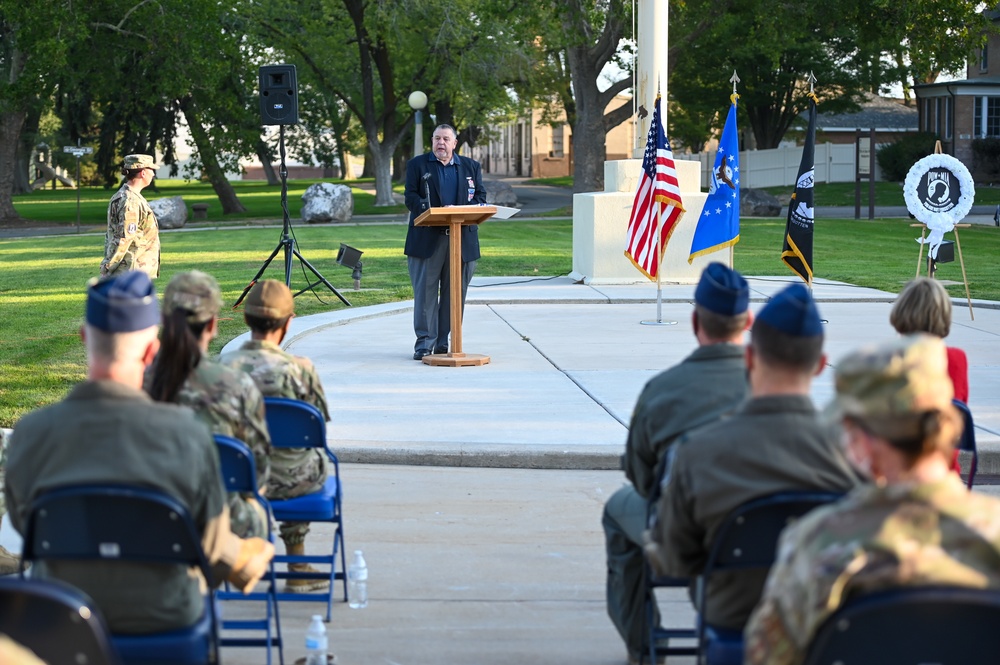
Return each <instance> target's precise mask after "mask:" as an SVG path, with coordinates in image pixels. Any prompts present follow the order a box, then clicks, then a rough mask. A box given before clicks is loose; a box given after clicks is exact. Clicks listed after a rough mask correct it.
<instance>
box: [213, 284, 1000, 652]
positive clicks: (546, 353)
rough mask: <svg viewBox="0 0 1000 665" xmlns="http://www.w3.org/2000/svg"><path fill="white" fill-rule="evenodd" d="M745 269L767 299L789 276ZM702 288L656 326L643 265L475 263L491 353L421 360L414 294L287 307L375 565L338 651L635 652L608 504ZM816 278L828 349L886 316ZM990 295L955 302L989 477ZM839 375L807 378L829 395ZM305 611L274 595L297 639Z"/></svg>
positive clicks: (993, 385) (336, 640) (474, 322)
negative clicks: (315, 378) (293, 310)
mask: <svg viewBox="0 0 1000 665" xmlns="http://www.w3.org/2000/svg"><path fill="white" fill-rule="evenodd" d="M749 281H750V285H751V288H752V290H753V291H752V299H753V307H754V309H757V308H759V307H760V306H761V304H762V303H763V302H764V301H766V300H767V298H768V297H769V296H770V295H771V294H773V293H774V292H775V291H777V290H778V289H780V288H782V287H783V286H784V285H785V284H787V283H789V282H791V281H794V278H793V277H789V278H785V277H773V278H752V279H750V280H749ZM693 288H694V287H693V286H692V285H668V286H665V287H664V289H663V298H662V320H664V321H667V320H676V321H677V324H676V325H671V326H648V325H642V324H641V321H643V320H655V319H656V305H655V298H656V290H655V287H654V286H651V285H637V286H609V287H599V286H584V285H582V284H575V283H573V282H572V281H570V280H569V279H568V278H558V279H549V280H534V281H532V280H529V279H527V278H525V279H520V280H519V279H517V278H507V279H502V278H495V279H482V278H480V279H476V280H474V282H473V288H471V289H470V291H469V304H468V305H467V308H466V317H465V319H466V321H465V328H464V342H465V344H464V346H465V349H466V351H467V352H469V353H484V354H488V355H489V356H490V357H491V359H492V362H491V363H490V364H489V365H486V366H483V367H464V368H444V367H430V366H428V365H424V364H423V363H418V362H415V361H413V360H412V359H411V354H412V345H413V338H412V327H411V316H412V309H411V308H410V303H399V304H395V305H382V306H376V307H369V308H359V309H347V310H343V311H340V312H335V313H329V314H322V315H316V316H308V317H303V318H301V319H295V320H294V322H293V330H292V334H291V338H290V340H289V342H288V348H289V349H290V350H291V351H293V352H295V353H299V354H303V355H307V356H309V357H311V358H312V359H313V361H314V362H315V363H316V365H317V367H318V369H319V372H320V375H321V378H322V381H323V384H324V386H325V387H326V391H327V395H328V397H329V402H330V405H331V412H332V416H333V422H332V423H331V424H330V426H329V434H330V440H331V443H332V445H333V447H334V448H335V449H336V450H337V453H338V455H339V456H340V459H341V461H342V462H343V464H342V476H343V480H344V487H345V491H344V492H345V494H344V497H345V498H344V512H345V533H346V539H347V548H348V551H350V550H353V549H356V548H361V549H364V551H365V557H366V559H367V560H368V565H369V569H370V575H371V582H370V586H371V598H372V601H371V605H370V606H369V608H368V609H366V610H362V611H354V610H349V609H348V608H347V607H346V606H344V605H342V604H341V605H339V606H337V607H336V608H335V609H334V613H333V621H332V622H331V624H330V644H331V648H332V650H333V651H334V652H335V653H337V655H338V661H337V662H338V663H339V664H340V665H354V664H369V663H370V664H388V663H400V664H406V665H423V664H426V665H432V664H434V665H438V664H454V665H466V664H469V663H474V664H477V665H494V664H495V665H500V664H509V663H512V662H514V663H553V664H555V663H566V662H572V663H574V664H576V665H581V664H583V665H619V664H622V663H624V661H625V659H624V648H623V646H622V643H621V641H620V639H619V638H618V635H617V633H616V632H615V631H614V629H613V627H612V626H611V623H610V621H609V620H608V619H607V616H606V613H605V608H604V570H605V560H604V541H603V533H602V531H601V526H600V517H601V511H602V509H603V504H604V502H605V501H606V500H607V497H608V496H610V494H611V493H613V492H614V491H615V490H616V489H617V488H618V487H620V486H621V484H622V483H623V482H625V478H624V474H623V473H622V472H621V471H619V470H617V469H618V456H619V455H620V454H621V452H622V450H623V447H624V441H625V432H626V426H627V423H628V420H629V416H630V413H631V410H632V406H633V403H634V401H635V398H636V396H637V394H638V392H639V390H640V389H641V388H642V386H643V384H644V383H645V382H646V380H648V379H649V378H650V377H652V376H653V375H654V374H656V373H657V372H659V371H660V370H661V369H663V368H665V367H668V366H670V365H672V364H674V363H676V362H677V361H679V360H680V359H681V358H683V357H684V356H686V355H687V354H688V353H689V352H690V351H691V350H692V349H693V348H694V346H695V340H694V338H693V336H692V334H691V330H690V323H689V319H690V313H691V305H690V302H691V298H692V296H693ZM815 295H816V297H817V299H818V300H819V303H820V311H821V313H822V315H823V316H824V318H825V319H826V321H827V329H826V330H827V351H828V353H829V355H830V358H831V362H833V363H836V361H837V359H838V358H840V357H841V356H843V355H844V354H845V353H846V352H848V351H849V350H851V349H853V348H855V347H857V346H859V345H860V344H862V343H864V342H867V341H870V340H877V339H883V338H888V337H891V336H892V335H894V331H893V330H892V329H891V327H890V326H889V323H888V318H889V309H890V306H891V302H892V301H893V299H894V296H893V295H892V294H888V293H884V292H880V291H876V290H873V289H865V288H858V287H853V286H850V285H846V284H839V283H833V282H828V281H822V280H821V281H820V282H819V283H817V284H816V287H815ZM980 305H981V307H977V308H976V310H975V316H976V319H975V321H971V320H969V314H968V310H967V309H964V308H962V307H956V309H955V315H954V322H953V325H952V333H951V336H950V337H949V342H951V343H952V344H954V345H955V346H958V347H961V348H963V349H965V350H966V352H967V353H968V356H969V362H970V385H971V395H972V398H971V404H972V410H973V412H974V414H975V416H976V419H977V422H978V425H979V429H978V430H977V435H978V438H979V444H980V447H981V449H982V451H983V457H982V461H981V463H980V474H981V476H980V477H981V478H982V479H987V475H986V474H998V473H1000V462H998V460H1000V455H997V451H998V450H1000V435H998V432H1000V390H998V388H1000V385H998V384H1000V378H998V376H997V373H996V370H995V368H996V367H997V365H998V364H1000V310H998V309H996V308H995V303H980ZM234 343H238V342H234ZM828 369H829V368H828ZM831 380H832V372H830V371H826V372H824V373H823V374H822V375H820V377H819V378H818V379H817V381H816V383H815V387H814V390H813V395H814V398H815V400H816V402H817V403H818V404H820V405H822V404H825V403H826V402H827V401H828V399H829V398H830V396H831V394H832V386H831ZM488 467H492V468H488ZM982 489H984V490H985V491H988V492H994V493H995V491H996V490H998V489H1000V487H996V486H986V487H983V488H982ZM318 532H319V533H318V534H317V536H315V537H311V538H310V540H309V541H308V547H309V549H310V550H315V549H316V548H317V544H318V543H319V542H321V538H320V537H319V534H320V533H325V531H324V530H323V529H318ZM661 608H662V610H663V614H664V623H665V625H692V622H693V621H694V615H693V612H692V610H691V607H690V603H689V602H688V600H687V598H686V596H685V594H684V592H683V591H680V590H668V591H667V592H665V593H664V594H663V597H662V599H661ZM312 611H313V610H311V609H310V608H309V605H306V604H303V603H295V604H292V605H283V606H282V612H283V614H282V616H283V618H284V625H285V626H286V628H285V630H286V635H287V640H288V644H289V647H288V649H287V650H286V654H287V655H288V656H290V657H291V658H292V659H294V658H297V657H299V656H301V655H303V650H302V648H301V644H302V642H303V635H304V631H305V629H306V626H307V624H308V616H309V614H310V613H311V612H312ZM223 655H224V656H227V655H228V656H230V658H229V659H228V662H247V663H262V662H263V659H262V656H261V654H260V653H259V652H249V651H237V652H234V651H232V650H227V652H224V654H223ZM693 662H694V661H693V659H684V658H680V659H676V660H672V661H671V663H673V665H693Z"/></svg>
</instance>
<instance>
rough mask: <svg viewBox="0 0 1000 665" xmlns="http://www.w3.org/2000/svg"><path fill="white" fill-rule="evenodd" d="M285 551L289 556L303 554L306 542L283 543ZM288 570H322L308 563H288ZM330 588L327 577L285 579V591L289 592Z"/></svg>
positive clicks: (315, 571)
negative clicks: (295, 543)
mask: <svg viewBox="0 0 1000 665" xmlns="http://www.w3.org/2000/svg"><path fill="white" fill-rule="evenodd" d="M285 551H286V552H287V553H288V554H289V556H303V555H304V554H305V553H306V544H305V543H299V544H297V545H287V544H286V545H285ZM288 570H289V571H291V572H293V573H321V572H322V571H320V570H318V569H316V568H313V567H312V566H310V565H309V564H308V563H290V564H288ZM329 588H330V580H329V579H316V580H304V579H291V580H286V581H285V591H287V592H291V593H307V592H309V591H325V590H327V589H329Z"/></svg>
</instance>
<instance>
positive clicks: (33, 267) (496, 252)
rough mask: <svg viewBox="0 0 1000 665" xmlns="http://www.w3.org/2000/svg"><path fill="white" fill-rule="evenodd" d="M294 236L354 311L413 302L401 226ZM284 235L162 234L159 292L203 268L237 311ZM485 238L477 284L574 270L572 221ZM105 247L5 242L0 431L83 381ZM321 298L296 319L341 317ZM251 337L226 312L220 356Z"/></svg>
mask: <svg viewBox="0 0 1000 665" xmlns="http://www.w3.org/2000/svg"><path fill="white" fill-rule="evenodd" d="M293 231H294V233H295V236H296V238H297V241H298V243H297V244H298V249H299V251H300V252H301V253H302V255H303V256H304V257H305V258H306V259H307V260H308V261H309V262H310V263H311V264H312V265H313V266H315V267H316V269H317V270H319V271H320V272H321V273H322V274H323V275H324V276H325V277H326V278H327V279H328V280H329V281H330V282H331V283H332V284H333V285H334V286H335V287H336V288H337V289H338V290H340V291H341V292H342V293H343V294H344V295H345V297H347V299H348V300H349V301H350V302H351V303H352V305H354V306H356V307H360V306H365V305H373V304H378V303H385V302H394V301H399V300H407V299H409V298H412V297H413V294H412V290H411V288H410V280H409V277H408V275H407V271H406V260H405V257H404V256H403V239H404V237H405V235H406V229H405V227H404V226H402V225H399V224H393V225H375V224H372V225H364V226H356V225H337V226H334V225H315V226H295V227H293ZM280 235H281V230H280V228H260V229H232V230H229V229H221V230H217V231H216V230H204V231H190V232H182V233H163V234H162V235H161V236H160V238H161V244H162V251H163V272H162V274H161V275H160V278H159V279H158V280H157V286H158V289H159V290H160V291H162V290H163V288H164V287H165V286H166V284H167V282H169V280H170V278H171V277H172V276H173V275H174V274H175V273H177V272H181V271H184V270H191V269H195V268H197V269H200V270H205V271H207V272H210V273H211V274H212V275H214V276H215V277H216V279H218V280H219V284H220V286H221V287H222V293H223V299H224V301H225V303H226V304H227V305H231V304H232V303H233V302H235V301H236V298H237V297H239V295H240V293H241V292H242V290H243V289H244V288H245V286H246V285H247V283H248V282H249V281H250V280H251V279H252V278H253V276H254V275H255V274H256V273H257V271H258V270H259V269H260V266H261V264H262V263H263V262H264V259H266V258H267V256H268V254H270V252H271V251H272V250H273V249H274V247H275V246H276V244H277V243H278V241H279V239H280ZM480 236H481V238H482V243H483V247H484V248H488V249H486V253H487V256H488V258H487V259H486V260H483V261H481V262H480V263H479V268H478V269H477V274H479V275H491V276H502V275H559V274H565V273H568V272H569V271H570V269H571V264H572V259H571V255H570V247H571V245H572V225H571V224H570V222H569V221H567V220H556V221H542V222H539V221H533V222H531V223H523V222H497V223H492V224H487V225H485V226H484V227H483V228H482V230H481V232H480ZM340 243H346V244H348V245H350V246H352V247H355V248H357V249H359V250H361V251H363V252H364V255H363V256H362V257H361V261H362V263H363V266H364V273H363V277H362V280H361V286H362V290H361V291H358V292H355V291H353V282H352V280H351V270H349V269H348V268H345V267H343V266H340V265H337V264H336V262H335V261H336V256H337V250H338V249H339V247H340ZM103 247H104V236H103V235H98V234H87V235H79V236H77V235H69V236H65V237H55V238H51V237H50V238H32V239H26V240H0V313H2V314H0V426H4V427H10V426H11V425H12V424H13V423H14V421H16V420H17V418H18V417H19V416H20V415H21V414H22V413H24V412H26V411H28V410H30V409H33V408H35V407H38V406H41V405H43V404H48V403H50V402H53V401H55V400H58V399H60V398H61V397H62V396H63V395H64V394H65V392H66V390H67V389H68V388H69V387H70V386H71V385H72V384H73V383H75V382H77V381H79V380H81V379H82V378H83V376H84V354H83V347H82V346H81V345H80V341H79V337H78V330H79V327H80V324H81V322H82V317H83V309H84V294H85V289H86V283H87V280H88V279H90V278H91V277H93V276H95V275H96V274H97V269H98V266H99V264H100V260H101V256H102V253H103ZM283 270H284V268H283V263H282V257H281V255H280V254H279V255H278V257H276V258H275V260H274V261H272V263H271V265H270V267H269V269H268V272H267V273H265V275H264V276H265V277H272V278H275V279H281V280H283V279H284V274H283ZM310 277H311V274H310ZM307 283H308V282H307V280H306V278H305V277H304V276H303V272H302V269H301V266H300V264H299V262H298V261H295V262H294V270H293V276H292V287H293V288H294V289H295V290H298V289H301V288H303V287H304V286H305V285H306V284H307ZM316 294H317V296H316V297H314V296H312V295H310V294H308V293H306V294H303V295H301V296H299V297H298V298H296V302H295V307H296V313H297V314H298V315H300V316H305V315H309V314H316V313H318V312H324V311H329V310H334V309H342V308H344V305H343V304H341V302H340V301H339V300H338V299H337V297H336V296H335V295H334V294H333V293H330V292H329V290H327V289H326V288H325V287H322V286H320V287H318V288H317V289H316ZM320 299H322V300H320ZM244 330H245V326H244V324H243V320H242V313H241V312H234V311H232V310H231V309H228V308H227V309H225V310H224V311H223V313H222V316H221V325H220V336H219V339H217V340H216V342H215V343H214V344H213V346H212V351H213V353H215V352H218V351H219V350H220V349H221V348H222V346H223V344H224V343H225V342H227V341H228V340H230V339H232V338H233V337H235V336H236V335H238V334H240V333H242V332H243V331H244Z"/></svg>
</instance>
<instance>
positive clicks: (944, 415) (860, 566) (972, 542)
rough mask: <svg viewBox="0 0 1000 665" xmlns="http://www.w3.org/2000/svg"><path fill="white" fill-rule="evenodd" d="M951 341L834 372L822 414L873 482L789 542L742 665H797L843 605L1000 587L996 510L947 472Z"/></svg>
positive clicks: (855, 360)
mask: <svg viewBox="0 0 1000 665" xmlns="http://www.w3.org/2000/svg"><path fill="white" fill-rule="evenodd" d="M947 367H948V361H947V356H946V352H945V346H944V343H943V342H942V341H941V340H940V339H937V338H933V337H931V336H928V335H912V336H907V337H903V338H902V339H899V340H894V341H892V342H888V343H884V344H881V345H878V346H874V347H870V348H866V349H862V350H861V351H858V352H855V353H853V354H851V355H849V356H848V357H847V358H845V359H844V360H842V361H841V362H840V363H839V364H838V365H837V376H836V388H837V397H836V398H835V400H834V402H833V403H832V404H831V405H830V407H829V408H828V409H827V413H828V414H829V415H830V416H831V417H833V418H834V419H838V420H841V421H842V423H843V435H842V440H843V443H844V445H845V446H846V450H847V454H848V457H849V458H850V459H851V460H852V462H853V463H854V464H855V465H856V466H857V467H858V468H859V469H861V470H862V471H863V472H864V473H866V474H867V475H868V476H870V477H871V478H872V479H873V480H874V481H875V482H874V483H872V484H870V485H867V486H864V487H861V488H859V489H857V490H855V491H854V492H852V493H851V494H849V495H848V496H847V497H845V498H844V499H843V500H841V501H838V502H837V503H835V504H832V505H830V506H824V507H823V508H820V509H818V510H815V511H813V512H811V513H809V514H808V515H807V516H805V517H803V518H802V519H801V520H799V521H798V522H797V523H795V524H793V525H792V526H790V527H789V528H787V529H786V530H785V532H784V533H783V534H782V537H781V541H780V544H779V548H778V560H777V562H776V563H775V565H774V567H773V568H772V569H771V574H770V576H769V577H768V580H767V585H766V587H765V590H764V595H763V597H762V600H761V603H760V605H758V607H757V609H756V610H754V613H753V615H752V616H751V618H750V622H749V623H748V625H747V628H746V656H745V658H746V660H745V662H746V663H749V664H752V665H759V664H763V663H766V664H768V665H778V664H780V665H793V664H795V663H801V662H802V661H803V659H804V657H805V654H806V651H807V650H808V647H809V643H810V641H811V640H812V638H813V635H814V634H815V632H816V630H817V628H818V627H819V625H820V624H821V623H822V622H823V621H824V620H825V619H826V618H827V617H828V616H829V615H830V614H831V613H833V612H834V611H835V610H837V608H838V607H840V605H841V604H842V603H843V602H844V601H845V599H847V598H850V597H853V596H856V595H860V594H865V593H871V592H874V591H878V590H883V589H888V588H892V587H900V586H919V585H942V584H944V585H948V584H954V585H959V586H970V587H981V588H993V589H996V588H1000V568H998V567H997V560H998V558H1000V501H998V500H997V499H996V498H994V497H990V496H985V495H980V494H976V493H970V492H969V491H968V490H967V489H966V488H965V485H964V484H963V483H962V481H961V479H960V478H959V477H958V476H957V475H955V474H954V473H951V472H950V470H949V465H950V462H951V452H952V449H953V447H954V446H955V443H956V442H957V441H958V438H959V436H960V435H961V432H962V419H961V416H959V415H958V413H957V412H956V410H955V408H954V407H953V406H952V404H951V398H952V386H951V381H950V380H949V378H948V370H947Z"/></svg>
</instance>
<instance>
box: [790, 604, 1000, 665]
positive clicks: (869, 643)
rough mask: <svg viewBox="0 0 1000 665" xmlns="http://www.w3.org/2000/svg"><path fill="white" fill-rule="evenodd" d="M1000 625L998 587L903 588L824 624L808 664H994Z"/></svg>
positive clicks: (848, 606)
mask: <svg viewBox="0 0 1000 665" xmlns="http://www.w3.org/2000/svg"><path fill="white" fill-rule="evenodd" d="M998 625H1000V592H998V591H996V590H995V589H990V590H987V589H970V588H964V587H950V586H932V587H903V588H898V589H892V590H887V591H880V592H876V593H872V594H865V595H858V596H856V597H853V598H851V599H849V600H848V601H847V602H846V603H845V604H844V605H843V606H842V607H840V608H839V609H838V610H837V611H836V612H834V613H833V614H831V615H830V616H829V617H827V619H826V621H824V622H823V623H822V624H821V625H820V627H819V629H818V630H817V631H816V634H815V635H814V636H813V639H812V641H811V642H810V644H809V650H808V652H807V655H806V659H805V661H804V665H835V664H836V663H841V664H846V665H852V664H853V663H878V665H914V663H935V665H993V664H994V663H996V662H997V654H998V653H1000V631H998V630H997V626H998Z"/></svg>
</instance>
